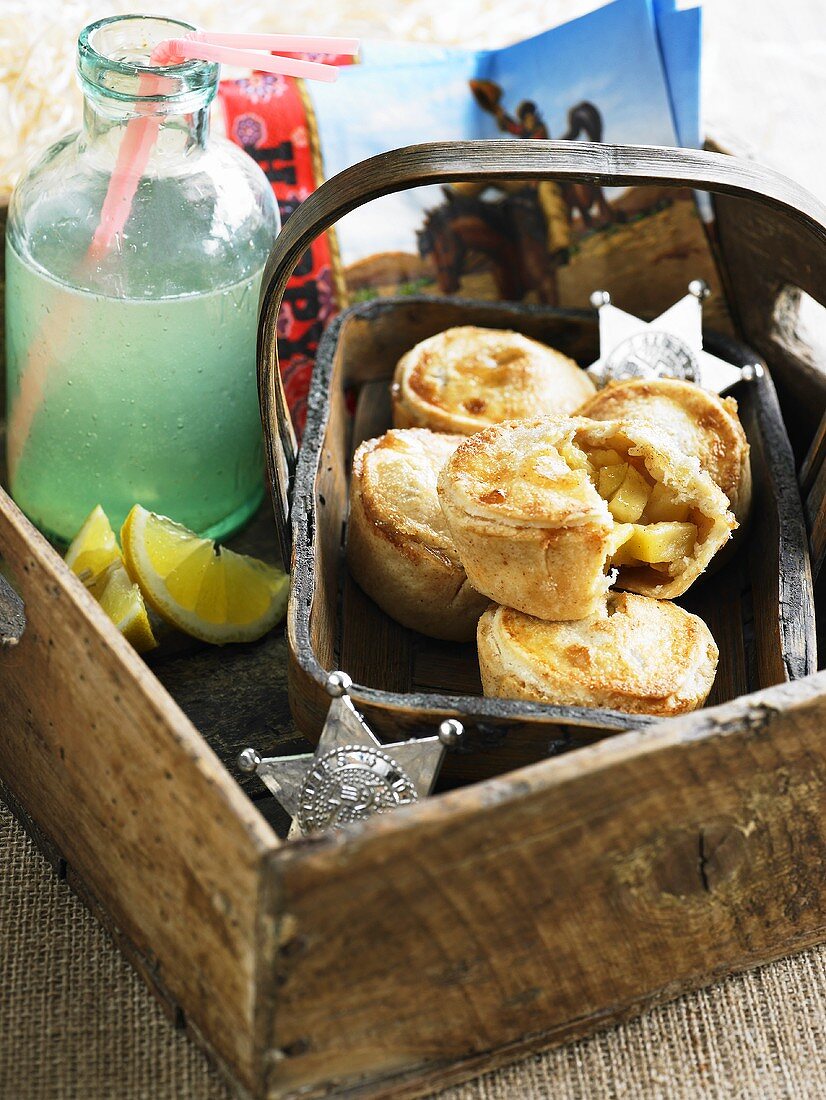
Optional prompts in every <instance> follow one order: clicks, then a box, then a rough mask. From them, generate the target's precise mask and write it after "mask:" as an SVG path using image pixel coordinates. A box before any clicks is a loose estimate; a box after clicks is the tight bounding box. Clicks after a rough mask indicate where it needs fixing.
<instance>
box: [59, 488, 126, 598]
mask: <svg viewBox="0 0 826 1100" xmlns="http://www.w3.org/2000/svg"><path fill="white" fill-rule="evenodd" d="M64 560H65V562H66V564H67V565H68V566H69V568H70V569H71V571H72V572H73V573H74V574H75V576H77V577H80V579H81V580H82V581H83V583H84V584H85V585H86V587H87V588H91V586H92V585H93V584H95V583H96V582H97V581H98V579H99V578H100V577H101V576H102V574H103V573H104V572H105V571H106V569H108V567H109V566H110V565H112V564H113V562H119V561H120V560H121V556H120V550H119V549H118V544H117V542H116V541H115V532H114V531H113V530H112V525H111V524H110V523H109V519H108V517H107V515H106V513H105V512H104V510H103V509H102V508H101V506H100V505H99V504H98V505H96V506H95V507H94V508H93V509H92V511H91V512H90V513H89V515H88V516H87V517H86V519H85V520H84V521H83V526H82V527H81V528H80V530H79V531H78V533H77V534H76V535H75V537H74V538H73V539H72V542H71V544H70V546H69V549H68V550H67V551H66V557H65V559H64Z"/></svg>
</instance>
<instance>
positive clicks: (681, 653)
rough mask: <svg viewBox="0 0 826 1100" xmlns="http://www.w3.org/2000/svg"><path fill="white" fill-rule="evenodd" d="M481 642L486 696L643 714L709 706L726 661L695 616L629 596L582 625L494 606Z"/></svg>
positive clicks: (483, 622) (612, 598) (616, 598)
mask: <svg viewBox="0 0 826 1100" xmlns="http://www.w3.org/2000/svg"><path fill="white" fill-rule="evenodd" d="M477 641H478V648H479V666H480V670H481V675H482V684H483V687H484V692H485V695H488V696H497V697H500V698H507V699H530V700H532V701H534V702H543V703H553V704H557V705H560V706H584V707H607V708H610V709H612V710H621V711H626V712H629V713H635V714H657V715H664V716H666V715H673V714H682V713H685V712H686V711H690V710H695V709H696V708H697V707H700V706H702V705H703V703H704V702H705V700H706V698H707V697H708V693H709V691H710V690H711V687H712V685H713V683H714V677H715V674H716V669H717V659H718V651H717V646H716V644H715V642H714V639H713V638H712V636H711V632H710V631H709V629H708V627H707V626H706V625H705V623H704V622H703V621H702V620H701V619H699V618H698V617H697V616H696V615H691V614H689V613H688V612H687V611H684V610H683V609H682V608H681V607H678V606H677V605H676V604H673V603H670V602H668V601H665V600H651V599H647V598H646V597H644V596H639V595H635V594H632V593H628V592H616V593H611V594H610V595H609V596H608V597H607V600H606V601H604V603H603V604H602V606H601V607H600V608H599V609H598V610H597V612H595V613H594V614H593V615H591V616H589V617H588V618H585V619H580V620H578V621H576V622H543V621H541V620H539V619H536V618H533V617H532V616H530V615H525V614H524V613H522V612H520V611H514V610H512V609H511V608H507V607H497V606H492V607H490V608H489V609H488V610H487V611H486V612H485V614H484V615H483V616H482V618H481V619H480V620H479V627H478V631H477Z"/></svg>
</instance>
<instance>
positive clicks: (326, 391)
mask: <svg viewBox="0 0 826 1100" xmlns="http://www.w3.org/2000/svg"><path fill="white" fill-rule="evenodd" d="M456 324H470V325H479V326H482V327H496V328H509V329H514V330H516V331H519V332H524V333H525V334H526V335H528V336H532V337H534V338H535V339H538V340H542V341H545V342H547V343H549V344H551V345H553V346H554V347H557V348H559V349H560V350H562V351H564V352H565V354H567V355H570V356H572V357H573V358H576V359H578V360H579V361H580V362H581V363H583V364H588V363H590V362H593V360H594V359H596V358H597V356H598V326H597V321H596V315H595V314H594V313H593V312H588V313H586V312H576V311H571V310H568V311H564V310H554V309H549V308H547V307H531V306H523V305H514V304H508V303H491V302H472V301H462V300H457V299H455V298H451V299H434V298H413V297H405V298H397V299H382V300H379V301H374V302H369V303H366V304H364V305H359V306H355V307H353V308H352V309H349V310H347V311H346V312H345V313H343V314H342V315H341V316H339V317H338V318H337V319H336V321H334V322H333V324H332V325H331V326H330V328H328V330H327V332H326V333H325V336H324V338H323V340H322V344H321V347H320V348H319V355H318V359H317V364H316V370H315V373H314V375H313V381H312V390H311V395H310V400H309V409H310V412H309V416H308V420H307V426H306V431H305V436H304V440H303V444H302V448H301V454H300V457H299V463H298V470H297V473H296V481H295V488H294V495H295V500H296V504H295V508H294V512H293V531H294V567H293V568H294V578H295V585H296V587H297V588H300V590H301V591H302V592H303V594H304V598H303V599H301V600H300V601H297V602H296V605H295V619H294V623H293V633H292V634H291V638H290V641H291V645H290V656H291V659H292V662H293V667H292V670H291V677H290V702H291V707H292V710H293V714H294V716H295V719H296V722H297V723H298V725H299V727H300V728H301V730H302V731H303V732H304V733H305V734H306V735H307V736H308V737H309V738H310V739H311V740H317V739H318V735H319V733H320V730H321V726H322V724H323V720H324V715H325V714H326V710H327V705H328V696H327V694H326V691H325V688H324V683H325V680H326V676H327V673H328V672H329V671H331V669H332V668H343V669H345V670H346V671H347V672H348V673H349V674H350V675H351V676H352V677H353V679H354V681H355V686H354V689H353V692H354V695H353V697H354V699H356V700H357V703H358V706H359V707H360V709H362V710H363V711H364V713H365V715H366V716H367V717H368V720H369V721H370V722H372V723H373V724H374V725H375V727H376V729H377V730H379V731H382V732H384V733H386V734H387V735H388V737H389V736H390V735H391V734H392V733H393V732H394V731H397V730H398V729H399V728H400V727H401V728H404V729H406V730H407V731H408V732H409V733H410V734H411V735H412V736H415V735H416V733H417V732H422V731H426V730H428V729H434V728H435V726H436V725H437V724H438V723H439V722H440V721H441V720H442V719H443V718H446V717H454V716H455V717H459V718H461V720H462V722H463V723H464V725H465V729H466V732H467V737H466V738H465V740H464V751H463V753H461V754H457V755H452V756H450V757H448V763H447V765H446V767H447V770H446V775H447V777H448V779H450V780H452V781H463V780H467V779H469V778H473V779H479V778H483V777H485V776H490V775H495V774H498V773H501V772H502V770H503V767H504V768H508V767H516V766H518V765H520V764H524V763H528V762H530V761H533V760H538V759H541V758H543V757H544V756H547V755H548V753H549V752H554V753H556V752H560V751H564V750H565V749H567V748H570V747H573V746H576V745H581V744H585V743H587V742H588V741H593V740H596V739H598V738H599V737H604V736H606V735H608V734H612V733H617V732H619V731H622V730H626V729H642V728H644V727H645V726H647V725H650V724H651V723H653V722H654V721H656V719H654V718H648V717H645V716H640V715H628V714H621V713H619V712H616V711H608V710H593V709H585V708H577V707H553V706H544V705H539V704H532V703H526V702H511V701H507V700H502V699H483V698H481V684H480V682H479V668H478V662H477V659H476V649H475V646H474V645H472V644H471V645H459V644H457V643H451V642H439V641H436V640H434V639H432V638H426V637H424V636H423V635H421V634H418V633H416V632H415V631H412V630H407V629H405V628H404V627H402V626H400V625H399V624H398V623H396V622H395V621H394V620H393V619H392V618H390V617H389V616H388V615H385V614H384V613H383V612H382V611H381V610H380V609H379V608H378V607H377V606H376V604H374V603H373V601H372V600H371V599H370V598H369V597H368V596H366V595H365V594H364V593H363V592H362V590H361V589H360V588H359V586H358V585H357V584H356V583H355V582H354V581H353V580H352V579H351V578H350V575H349V573H348V571H347V568H346V565H345V563H344V559H343V552H344V542H345V539H346V527H347V485H348V483H349V472H350V468H351V460H352V454H353V451H354V450H355V448H356V447H357V446H358V444H359V443H360V442H361V441H362V440H363V439H369V438H371V437H373V436H376V435H380V434H381V433H382V432H384V431H386V430H387V428H389V427H391V425H392V421H391V411H390V380H391V378H392V375H393V370H394V368H395V365H396V362H397V360H398V359H399V357H400V356H401V355H402V354H403V353H404V352H405V351H407V350H408V349H409V348H410V347H412V346H413V345H414V344H415V343H417V342H418V341H419V340H423V339H425V338H426V337H427V336H431V335H433V334H434V333H436V332H440V331H442V330H444V329H445V328H448V327H450V326H451V325H456ZM706 343H707V346H708V347H709V348H710V349H711V350H713V351H715V352H716V353H718V354H720V355H723V356H724V357H726V358H728V359H729V360H730V361H731V362H736V363H738V365H745V364H746V363H753V362H755V360H756V356H755V353H754V352H753V351H751V350H750V349H748V348H745V347H743V346H742V345H738V344H735V343H734V342H733V341H730V340H724V339H722V338H721V337H717V338H716V339H714V338H710V339H707V341H706ZM351 386H355V387H358V404H357V410H356V415H355V421H354V423H353V425H352V430H351V426H350V422H349V414H348V412H347V409H346V403H345V400H344V397H343V394H344V391H345V389H346V388H348V387H351ZM735 396H736V397H737V399H738V401H739V403H740V415H741V418H742V422H743V425H744V427H745V430H746V433H747V435H748V438H749V442H750V444H751V448H752V452H751V460H752V474H753V479H754V515H755V522H754V524H753V527H752V529H751V530H750V531H749V532H743V533H742V535H743V537H742V538H741V540H740V544H739V545H740V549H739V551H738V552H737V553H736V554H735V555H734V558H733V560H731V561H730V562H729V563H728V564H727V565H725V566H724V567H723V568H721V569H719V570H718V571H717V572H714V573H712V575H710V576H709V577H707V578H705V579H703V580H702V582H700V583H698V584H696V585H694V586H693V587H692V589H691V590H690V591H689V592H688V593H686V595H685V596H684V597H683V598H682V599H681V600H680V601H679V602H680V603H681V604H682V605H683V606H685V607H687V608H688V609H689V610H691V611H694V612H696V613H697V614H699V615H700V616H701V617H702V618H703V619H704V620H705V621H706V622H707V623H708V625H709V626H710V627H711V630H712V633H713V634H714V636H715V639H716V640H717V643H718V646H719V648H720V666H719V671H718V674H717V679H716V681H715V685H714V689H713V691H712V694H711V697H710V699H709V701H708V705H709V706H713V705H714V704H716V703H722V702H726V701H728V700H730V699H735V698H737V697H738V696H739V695H745V694H747V693H748V692H750V691H755V690H757V689H759V688H762V687H770V686H771V685H772V684H777V683H782V682H783V681H785V680H795V679H800V678H801V677H803V676H808V675H809V674H810V673H812V672H814V671H815V670H816V667H817V666H816V659H815V615H814V596H813V592H812V584H811V573H810V570H809V562H808V549H807V539H806V528H805V522H804V519H803V511H802V505H801V502H800V495H799V492H798V488H797V483H796V480H795V468H794V457H793V455H792V450H791V447H790V445H789V441H788V438H787V436H786V430H785V427H784V425H783V419H782V417H781V414H780V407H779V405H778V402H777V397H776V394H775V391H774V386H773V384H772V382H771V379H770V377H769V375H768V373H767V374H766V375H765V376H764V377H763V378H762V379H761V380H760V381H759V382H757V383H755V384H741V385H739V386H738V387H737V392H736V395H735ZM781 608H782V609H783V614H782V616H781V614H780V609H781Z"/></svg>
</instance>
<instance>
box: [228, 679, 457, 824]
mask: <svg viewBox="0 0 826 1100" xmlns="http://www.w3.org/2000/svg"><path fill="white" fill-rule="evenodd" d="M351 685H352V681H351V679H350V677H349V676H348V675H347V674H346V673H344V672H331V673H330V675H329V677H328V679H327V691H328V692H329V694H330V695H331V696H332V702H331V703H330V709H329V711H328V712H327V719H326V721H325V723H324V729H323V730H322V732H321V737H320V739H319V742H318V745H317V746H316V750H315V752H314V753H303V754H302V755H300V756H273V757H267V758H262V757H261V756H260V755H259V754H258V753H257V752H256V751H255V749H244V751H243V752H242V753H241V754H240V756H239V757H238V767H239V768H240V770H241V771H244V772H247V773H250V774H251V773H255V774H257V775H258V777H259V779H261V781H262V782H263V783H264V785H265V786H266V787H267V788H268V790H269V791H270V793H271V794H272V795H274V797H275V798H276V799H277V800H278V801H279V802H280V803H281V805H282V806H283V807H284V809H285V810H286V811H287V813H288V814H289V815H290V817H291V818H292V819H293V827H292V828H291V830H290V835H291V836H294V835H296V834H297V835H305V836H306V835H307V834H310V833H316V832H320V831H321V830H322V829H335V828H341V827H342V826H343V825H349V824H350V823H351V822H353V821H362V820H363V819H364V818H367V817H372V816H373V815H374V814H383V813H388V812H389V811H391V810H395V809H397V808H398V807H400V806H409V805H411V804H412V803H414V802H418V801H419V799H420V798H423V797H425V796H426V795H428V794H430V792H431V791H432V790H433V785H434V783H435V782H436V777H437V775H438V774H439V769H440V768H441V766H442V761H443V759H444V755H445V751H446V750H447V749H448V748H449V747H452V746H453V745H455V744H457V743H458V741H459V739H460V738H461V736H462V733H463V729H462V724H461V722H458V721H457V720H456V719H455V718H448V719H446V720H445V721H444V722H442V724H441V726H440V727H439V732H438V734H436V735H435V736H433V737H422V738H416V739H414V740H411V741H398V742H395V743H393V744H388V745H385V744H382V742H381V741H379V739H378V738H377V737H376V736H374V734H373V733H372V731H371V730H370V728H369V727H368V725H367V723H366V722H365V721H364V719H363V718H362V716H361V715H360V714H359V713H358V711H357V710H356V709H355V707H354V706H353V703H352V700H351V699H350V695H349V691H350V687H351Z"/></svg>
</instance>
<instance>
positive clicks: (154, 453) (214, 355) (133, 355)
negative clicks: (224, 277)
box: [6, 244, 263, 541]
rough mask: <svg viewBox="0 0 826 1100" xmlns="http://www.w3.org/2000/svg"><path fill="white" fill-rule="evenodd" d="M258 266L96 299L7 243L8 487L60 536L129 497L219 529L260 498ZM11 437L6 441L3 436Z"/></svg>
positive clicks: (120, 511) (207, 529) (129, 501)
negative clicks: (165, 291)
mask: <svg viewBox="0 0 826 1100" xmlns="http://www.w3.org/2000/svg"><path fill="white" fill-rule="evenodd" d="M262 270H263V269H261V270H259V271H257V272H256V273H255V274H254V275H253V276H252V277H250V278H247V279H245V280H243V281H242V282H239V283H236V284H234V285H231V286H228V287H223V288H221V289H218V290H214V289H213V290H208V291H207V290H205V291H204V292H203V293H194V294H186V295H182V296H180V297H170V298H161V299H139V298H123V297H107V296H105V295H101V294H94V293H90V292H88V291H82V290H76V289H73V288H72V287H70V286H67V285H66V284H64V283H60V282H57V281H56V280H54V279H52V278H50V277H49V276H47V275H45V274H44V273H43V271H42V270H41V269H39V268H38V267H36V266H34V265H33V264H32V263H31V261H28V260H25V259H22V258H21V257H20V256H19V255H18V254H17V252H16V251H15V249H14V248H13V247H12V246H11V245H10V244H9V245H7V248H6V281H7V287H8V293H7V315H6V356H7V372H8V409H9V415H10V421H12V422H13V420H14V413H15V410H16V409H17V411H18V412H20V413H22V415H21V416H20V417H19V418H18V419H19V423H22V425H23V426H22V428H19V427H18V432H17V436H18V442H17V444H16V453H15V451H14V450H13V449H12V445H11V444H10V463H11V489H12V494H13V496H14V498H15V500H16V501H17V503H18V504H19V505H20V507H21V508H22V509H23V511H24V512H25V513H26V514H27V515H28V516H29V518H30V519H31V520H32V521H33V522H34V523H35V524H36V525H37V526H38V527H40V528H41V529H42V530H43V531H45V532H47V533H48V534H50V535H51V536H53V537H56V538H58V539H61V540H64V541H68V540H69V539H71V538H72V537H73V536H74V535H75V533H76V532H77V530H78V528H79V527H80V525H81V523H82V522H83V520H84V519H85V518H86V516H87V514H88V513H89V512H90V511H91V510H92V508H93V507H94V506H95V505H96V504H101V505H102V506H103V508H104V510H105V511H106V513H107V514H108V516H109V518H110V520H111V522H112V525H113V527H114V528H115V530H116V531H117V530H118V529H119V528H120V525H121V523H122V522H123V520H124V519H125V517H126V514H127V512H128V511H129V509H130V508H131V507H132V505H133V504H136V503H137V504H142V505H143V506H144V507H146V508H149V509H151V510H152V511H155V512H160V513H162V514H163V515H167V516H171V517H172V518H173V519H175V520H177V521H178V522H180V523H183V524H185V525H186V526H187V527H190V528H192V529H193V530H195V531H198V532H200V533H204V534H209V535H211V536H213V537H220V536H223V535H226V534H228V533H229V532H230V531H232V530H234V529H235V528H237V527H239V526H240V525H241V524H242V523H243V522H244V521H245V520H246V519H247V518H248V517H249V516H250V515H251V514H252V513H253V512H254V511H255V509H256V508H257V506H258V504H259V503H260V501H261V497H262V495H263V478H262V445H261V426H260V420H259V414H258V402H257V392H256V381H255V342H256V319H257V311H258V291H259V286H260V282H261V275H262ZM11 438H12V436H11V435H10V439H11Z"/></svg>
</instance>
